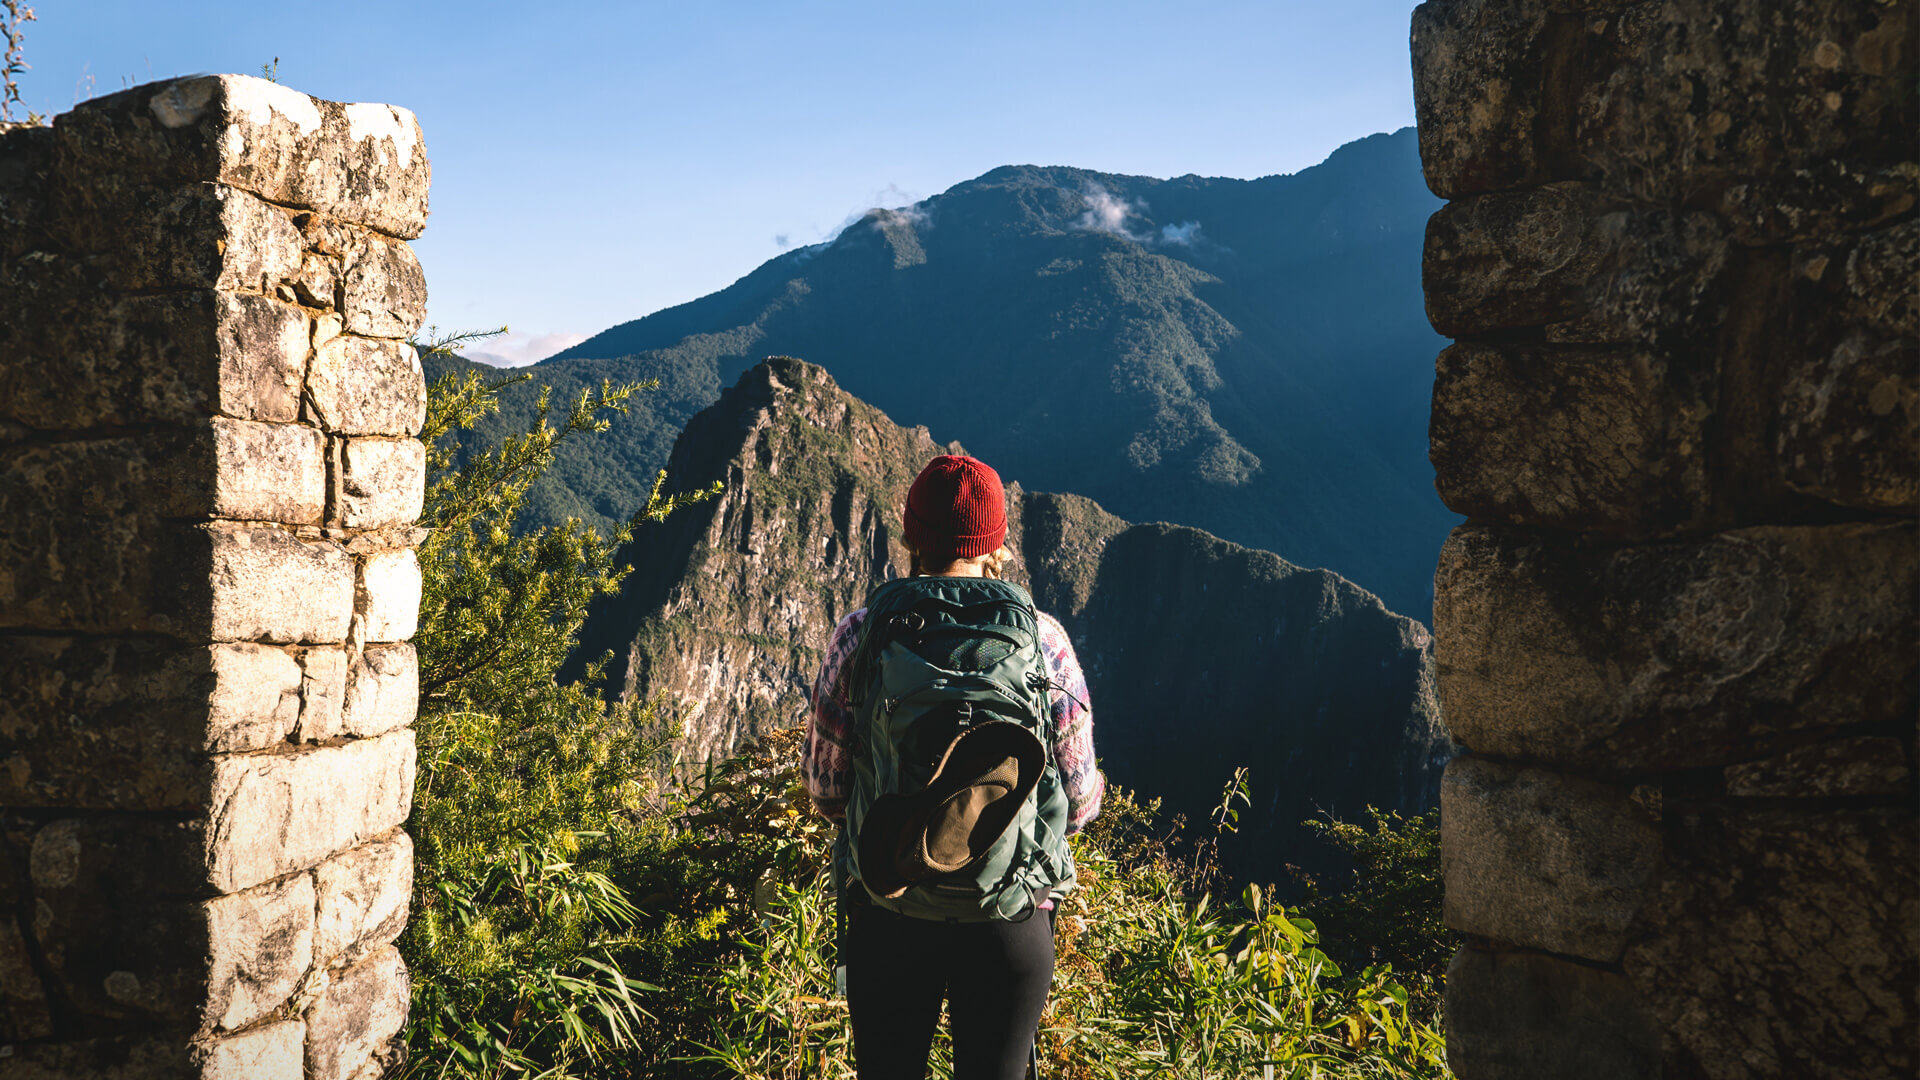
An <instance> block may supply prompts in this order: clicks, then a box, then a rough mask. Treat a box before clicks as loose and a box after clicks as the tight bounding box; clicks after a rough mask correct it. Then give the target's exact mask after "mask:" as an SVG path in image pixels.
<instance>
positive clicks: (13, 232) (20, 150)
mask: <svg viewBox="0 0 1920 1080" xmlns="http://www.w3.org/2000/svg"><path fill="white" fill-rule="evenodd" d="M52 167H53V130H52V129H51V128H46V127H41V126H40V125H37V124H34V125H24V124H23V125H21V126H19V127H14V128H9V129H8V130H6V131H0V262H5V263H9V264H11V263H13V262H14V261H15V260H17V259H19V258H20V256H22V255H25V254H26V253H27V252H29V251H33V250H35V249H36V248H38V247H40V245H42V244H43V243H45V234H43V233H41V232H40V231H39V230H38V228H37V226H38V225H39V224H40V223H41V222H44V221H46V220H47V219H48V218H49V217H50V216H52V215H51V211H50V209H49V202H48V192H47V172H48V170H49V169H51V168H52ZM5 340H6V339H5V338H4V337H0V341H5Z"/></svg>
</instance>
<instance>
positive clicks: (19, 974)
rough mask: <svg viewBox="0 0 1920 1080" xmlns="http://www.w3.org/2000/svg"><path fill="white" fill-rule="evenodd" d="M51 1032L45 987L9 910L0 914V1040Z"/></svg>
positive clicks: (9, 1040) (50, 1033)
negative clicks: (7, 912)
mask: <svg viewBox="0 0 1920 1080" xmlns="http://www.w3.org/2000/svg"><path fill="white" fill-rule="evenodd" d="M52 1034H53V1015H52V1013H50V1012H49V1011H48V1009H47V991H46V987H45V986H43V985H42V984H41V982H40V975H39V973H38V972H36V971H34V969H33V956H32V954H31V953H30V952H28V950H27V940H26V937H25V936H24V935H22V934H21V932H20V921H19V919H18V918H16V917H15V916H14V915H13V914H11V913H9V914H6V915H0V1044H3V1043H12V1042H17V1041H27V1040H32V1039H44V1038H46V1037H47V1036H49V1035H52Z"/></svg>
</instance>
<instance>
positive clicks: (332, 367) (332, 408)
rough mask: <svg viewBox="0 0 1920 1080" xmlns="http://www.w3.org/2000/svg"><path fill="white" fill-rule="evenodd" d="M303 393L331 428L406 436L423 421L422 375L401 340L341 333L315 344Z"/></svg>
mask: <svg viewBox="0 0 1920 1080" xmlns="http://www.w3.org/2000/svg"><path fill="white" fill-rule="evenodd" d="M307 394H308V396H309V397H310V399H311V400H312V402H313V406H314V410H315V412H316V413H317V415H318V419H319V421H320V423H321V424H322V425H323V426H325V427H326V429H327V430H328V431H330V432H334V433H336V434H341V435H407V436H411V435H417V434H419V433H420V425H421V424H422V423H425V422H426V415H427V383H426V376H425V374H424V373H423V372H422V371H421V369H420V357H419V355H418V354H417V353H416V352H415V351H414V348H413V346H411V345H408V344H407V343H406V342H404V341H390V340H385V339H381V338H365V337H357V336H355V335H352V334H340V335H338V336H336V337H332V338H329V339H327V340H326V341H324V342H321V343H319V344H317V345H316V346H315V348H314V353H313V365H312V367H311V368H310V369H309V370H308V372H307Z"/></svg>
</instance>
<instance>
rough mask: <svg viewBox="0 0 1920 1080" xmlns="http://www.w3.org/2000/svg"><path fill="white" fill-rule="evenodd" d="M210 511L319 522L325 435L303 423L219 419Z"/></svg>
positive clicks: (213, 436)
mask: <svg viewBox="0 0 1920 1080" xmlns="http://www.w3.org/2000/svg"><path fill="white" fill-rule="evenodd" d="M208 440H209V442H210V443H211V451H212V454H211V456H212V458H213V460H212V462H211V469H210V470H209V473H210V475H209V476H208V477H207V479H206V480H205V481H203V482H204V483H205V484H206V486H207V487H208V488H210V490H209V492H208V495H209V503H210V505H209V506H208V507H207V513H208V514H209V515H210V516H212V517H222V518H233V519H237V520H241V521H276V522H282V523H285V524H288V525H318V524H319V523H320V521H321V517H322V515H323V514H324V513H325V511H326V498H327V460H326V436H324V435H322V434H321V433H320V431H319V429H317V428H311V427H305V426H302V425H299V424H263V423H256V422H254V421H250V420H229V419H225V418H215V419H214V420H213V421H212V423H211V429H210V431H209V433H208Z"/></svg>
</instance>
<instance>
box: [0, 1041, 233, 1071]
mask: <svg viewBox="0 0 1920 1080" xmlns="http://www.w3.org/2000/svg"><path fill="white" fill-rule="evenodd" d="M5 1049H7V1050H9V1051H12V1053H11V1054H10V1055H9V1056H8V1057H6V1058H4V1059H0V1060H4V1061H5V1069H6V1076H7V1080H201V1076H202V1074H201V1071H200V1068H199V1065H198V1063H197V1062H196V1061H195V1057H196V1055H195V1054H194V1052H193V1049H192V1047H190V1046H189V1045H188V1043H187V1039H186V1037H185V1035H184V1034H169V1035H118V1036H109V1037H106V1038H98V1039H79V1040H74V1041H71V1042H55V1043H27V1044H24V1045H18V1046H8V1047H6V1048H5Z"/></svg>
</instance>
